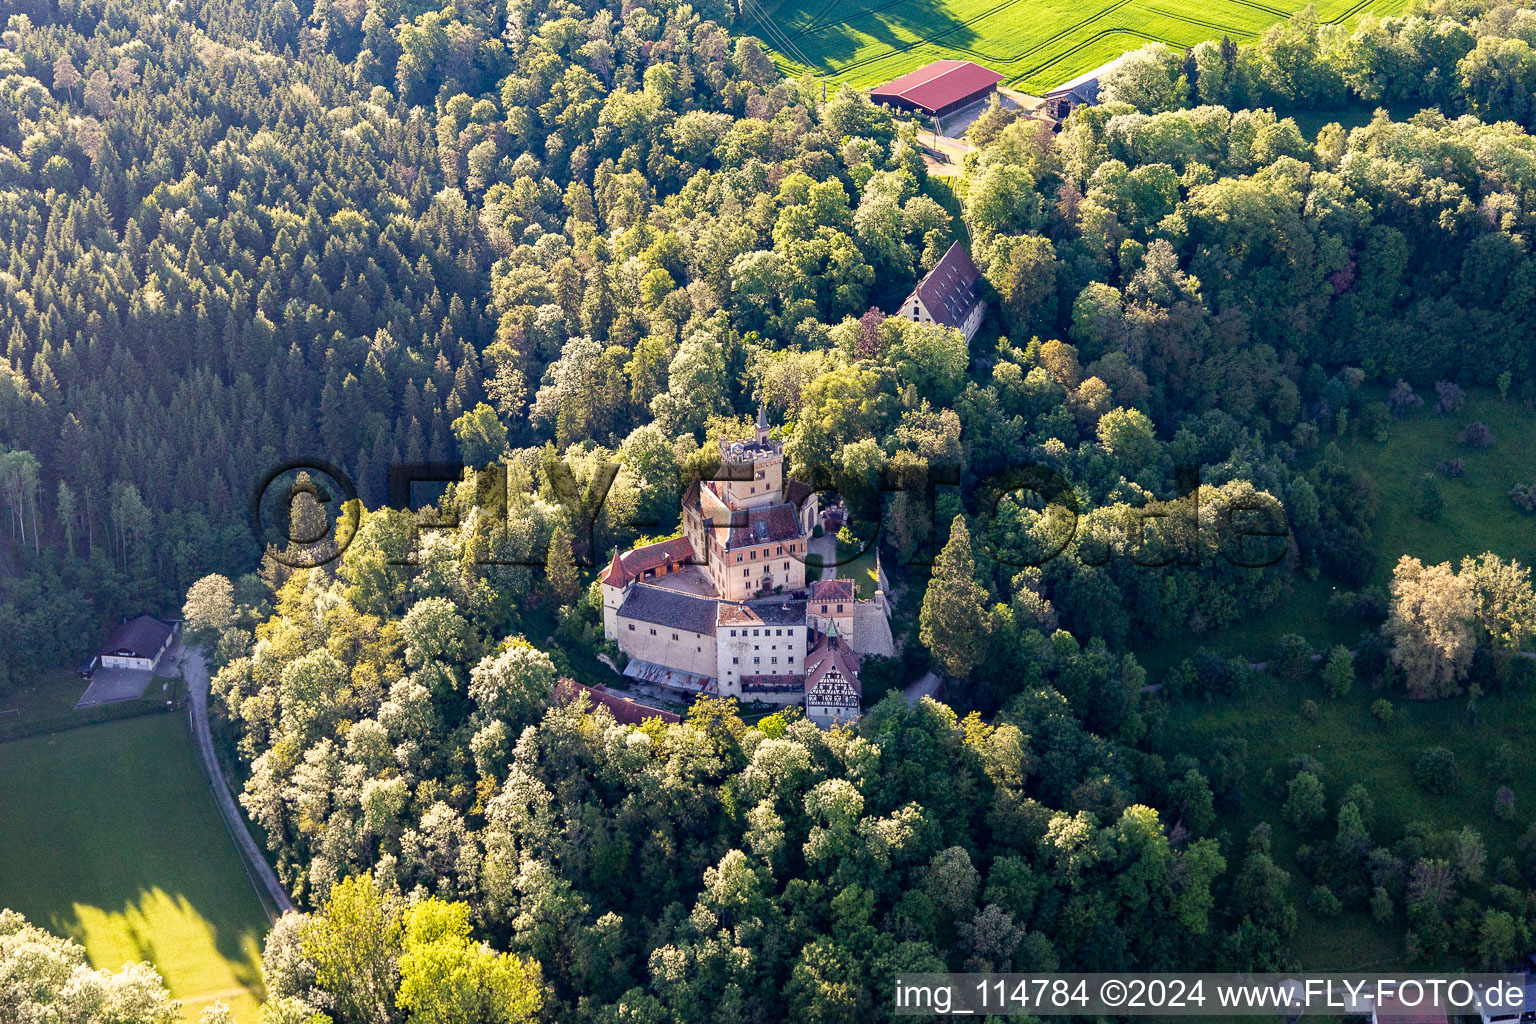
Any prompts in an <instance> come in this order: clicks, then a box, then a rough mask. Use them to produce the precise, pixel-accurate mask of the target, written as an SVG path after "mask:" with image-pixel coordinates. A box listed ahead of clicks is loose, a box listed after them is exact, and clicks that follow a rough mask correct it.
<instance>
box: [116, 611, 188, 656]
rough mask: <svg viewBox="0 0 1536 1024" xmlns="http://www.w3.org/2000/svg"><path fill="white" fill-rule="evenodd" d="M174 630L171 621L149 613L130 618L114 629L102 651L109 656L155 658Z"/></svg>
mask: <svg viewBox="0 0 1536 1024" xmlns="http://www.w3.org/2000/svg"><path fill="white" fill-rule="evenodd" d="M172 632H173V630H172V629H171V626H170V623H167V622H161V621H160V620H159V619H156V618H153V617H152V616H149V615H140V616H139V617H138V618H136V619H129V620H128V621H127V622H124V623H122V624H121V625H119V626H118V627H117V628H116V629H114V630H113V631H112V635H111V636H109V637H107V642H106V643H104V644H102V645H101V653H102V654H103V655H106V656H108V657H119V658H153V657H154V656H155V655H157V654H159V653H160V648H162V647H164V646H165V641H166V640H167V639H168V638H169V637H170V635H171V633H172Z"/></svg>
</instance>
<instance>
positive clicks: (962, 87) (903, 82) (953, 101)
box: [869, 60, 1003, 117]
mask: <svg viewBox="0 0 1536 1024" xmlns="http://www.w3.org/2000/svg"><path fill="white" fill-rule="evenodd" d="M1002 80H1003V76H1002V75H1000V74H998V73H997V72H996V71H993V70H992V69H991V68H984V67H982V66H981V65H980V64H975V63H972V62H971V61H968V60H936V61H934V62H933V63H932V64H929V65H928V66H927V67H922V68H918V69H917V70H916V71H913V72H910V73H908V74H905V75H902V76H901V77H900V78H897V79H894V80H892V81H889V82H886V83H885V84H884V85H882V86H879V87H877V88H874V89H871V90H870V91H869V98H870V99H871V100H874V101H875V102H876V103H885V104H889V105H890V106H892V107H895V108H896V109H897V110H913V111H921V112H923V113H925V114H928V115H930V116H932V117H944V116H945V115H946V114H953V113H954V112H955V111H957V110H962V109H964V108H966V107H969V106H971V105H972V104H973V103H980V102H981V101H982V100H984V99H986V98H987V97H988V96H990V95H992V94H993V93H995V92H997V83H998V82H1001V81H1002Z"/></svg>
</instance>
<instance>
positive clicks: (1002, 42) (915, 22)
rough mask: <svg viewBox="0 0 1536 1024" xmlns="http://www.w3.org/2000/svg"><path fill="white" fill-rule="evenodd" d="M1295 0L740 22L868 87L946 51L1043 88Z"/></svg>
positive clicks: (1031, 4)
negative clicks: (1140, 50)
mask: <svg viewBox="0 0 1536 1024" xmlns="http://www.w3.org/2000/svg"><path fill="white" fill-rule="evenodd" d="M1406 3H1407V0H1321V2H1319V3H1318V4H1317V11H1318V16H1319V17H1320V18H1321V19H1323V20H1324V21H1332V22H1349V21H1352V20H1354V19H1355V18H1358V17H1359V16H1360V15H1361V14H1362V13H1364V12H1366V11H1371V12H1373V13H1376V14H1383V15H1385V14H1396V13H1398V12H1400V11H1401V10H1402V9H1403V8H1404V7H1405V6H1406ZM1305 6H1306V5H1305V3H1303V2H1302V0H1206V2H1203V3H1193V2H1190V0H1089V2H1087V3H1080V2H1072V0H783V2H782V3H780V4H779V5H778V6H776V7H775V6H774V5H773V4H766V5H765V6H763V7H752V8H749V9H750V10H754V11H757V12H759V13H761V14H763V15H764V16H763V17H762V18H759V19H757V20H755V21H751V20H749V21H748V30H749V31H751V32H753V33H754V34H755V35H757V36H759V37H760V38H761V39H763V41H764V42H765V43H766V44H767V45H768V46H770V47H771V48H772V49H773V50H774V52H775V56H776V59H777V60H778V62H779V64H780V66H781V67H782V68H783V69H784V71H785V72H786V73H787V74H791V75H799V74H803V73H806V72H810V73H812V74H814V75H816V76H818V77H827V78H831V79H833V80H835V81H840V82H849V83H852V84H854V85H858V86H875V85H879V84H881V83H883V82H887V81H889V80H891V79H892V78H895V77H897V76H898V75H903V74H906V73H907V72H908V71H912V70H915V69H916V68H920V67H922V66H923V65H924V64H927V63H928V62H930V61H934V60H941V59H944V58H954V59H959V60H973V61H976V62H977V63H978V64H984V65H986V66H987V67H989V68H992V69H993V70H995V71H997V72H998V73H999V74H1002V75H1004V76H1006V78H1005V84H1006V85H1010V86H1013V87H1015V88H1018V89H1022V90H1024V91H1025V92H1031V93H1042V92H1045V91H1047V90H1049V89H1051V88H1053V87H1055V86H1057V85H1059V84H1061V83H1062V82H1065V81H1067V80H1068V79H1071V78H1074V77H1075V76H1077V75H1079V74H1082V73H1083V72H1085V71H1089V70H1091V69H1093V68H1096V67H1098V66H1099V65H1100V64H1103V63H1105V62H1106V61H1109V60H1112V59H1114V58H1115V57H1117V56H1119V55H1120V54H1122V53H1124V52H1125V51H1127V50H1134V49H1136V48H1137V47H1139V46H1141V45H1143V44H1144V43H1148V42H1154V41H1159V42H1165V43H1168V44H1170V45H1173V46H1178V47H1185V46H1193V45H1194V44H1195V43H1198V42H1201V41H1202V40H1205V39H1220V38H1221V37H1222V35H1223V34H1225V35H1229V36H1231V37H1232V39H1233V41H1234V42H1238V43H1244V42H1250V41H1252V40H1254V39H1257V38H1258V37H1259V36H1260V35H1262V34H1263V32H1264V30H1265V29H1266V28H1268V27H1269V26H1270V25H1272V24H1274V23H1275V22H1277V21H1284V20H1285V19H1287V18H1289V17H1290V16H1291V15H1293V14H1295V13H1296V12H1297V11H1299V10H1301V9H1302V8H1303V7H1305Z"/></svg>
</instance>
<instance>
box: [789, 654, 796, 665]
mask: <svg viewBox="0 0 1536 1024" xmlns="http://www.w3.org/2000/svg"><path fill="white" fill-rule="evenodd" d="M789 663H790V664H791V665H793V664H794V663H795V656H794V655H793V654H791V655H790V656H789Z"/></svg>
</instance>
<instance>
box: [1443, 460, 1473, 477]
mask: <svg viewBox="0 0 1536 1024" xmlns="http://www.w3.org/2000/svg"><path fill="white" fill-rule="evenodd" d="M1435 472H1436V473H1439V474H1440V475H1441V476H1448V477H1451V478H1452V479H1455V478H1457V477H1462V476H1466V475H1467V464H1466V463H1465V462H1462V461H1461V460H1460V459H1441V460H1440V461H1439V462H1437V463H1435Z"/></svg>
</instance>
